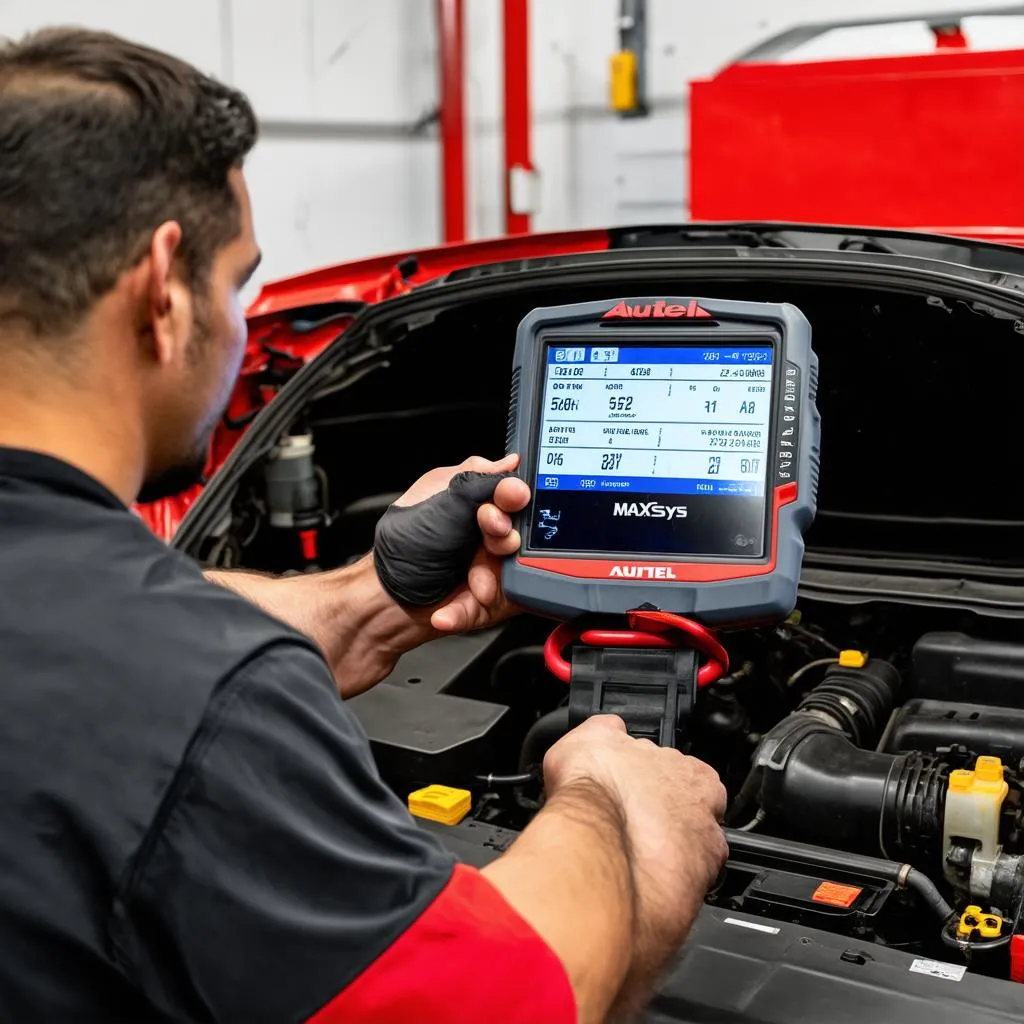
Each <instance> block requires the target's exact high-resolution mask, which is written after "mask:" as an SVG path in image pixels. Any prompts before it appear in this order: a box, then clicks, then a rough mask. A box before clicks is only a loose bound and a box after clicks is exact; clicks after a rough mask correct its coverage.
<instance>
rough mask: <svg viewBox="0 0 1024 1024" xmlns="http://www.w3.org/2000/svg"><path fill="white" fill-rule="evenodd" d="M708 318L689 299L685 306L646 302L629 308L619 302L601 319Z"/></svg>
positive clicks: (707, 313)
mask: <svg viewBox="0 0 1024 1024" xmlns="http://www.w3.org/2000/svg"><path fill="white" fill-rule="evenodd" d="M710 316H711V314H710V313H709V312H708V311H707V310H706V309H701V308H700V306H698V305H697V300H696V299H690V301H689V302H688V303H687V304H686V305H685V306H675V305H666V304H665V303H664V302H655V303H654V304H653V305H652V304H651V303H649V302H648V303H645V304H644V305H643V306H641V305H639V304H637V305H635V306H630V305H628V304H627V303H625V302H619V303H617V304H616V305H614V306H612V308H611V309H609V310H608V312H607V313H605V314H604V316H602V317H601V319H602V320H609V319H612V318H614V317H622V318H629V319H639V320H649V319H651V318H655V319H658V320H664V319H666V318H668V319H670V320H678V319H680V318H682V317H691V318H693V319H696V320H699V319H701V318H702V317H708V318H710Z"/></svg>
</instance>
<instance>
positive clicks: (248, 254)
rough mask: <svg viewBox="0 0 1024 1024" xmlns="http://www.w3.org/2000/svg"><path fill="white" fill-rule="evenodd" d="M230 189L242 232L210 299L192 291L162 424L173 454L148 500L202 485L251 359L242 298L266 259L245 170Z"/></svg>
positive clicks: (220, 258)
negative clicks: (213, 443) (180, 359)
mask: <svg viewBox="0 0 1024 1024" xmlns="http://www.w3.org/2000/svg"><path fill="white" fill-rule="evenodd" d="M231 187H232V190H233V191H234V192H235V196H236V199H237V201H238V207H239V223H240V230H239V233H238V234H237V235H236V236H235V238H234V239H232V240H231V241H230V242H229V243H228V244H227V245H225V246H224V247H222V248H221V249H220V250H218V252H217V253H216V255H215V256H214V259H213V263H212V265H211V268H210V273H209V276H208V278H207V280H206V282H205V285H206V287H205V294H200V293H198V290H196V291H194V292H193V293H192V323H191V331H190V335H189V338H188V342H187V348H186V360H185V362H186V365H185V366H184V367H182V368H181V369H180V371H179V372H180V384H179V385H178V386H176V388H175V399H174V408H173V410H172V412H171V414H170V415H169V416H168V417H166V422H161V423H160V424H159V426H158V429H159V431H160V433H161V435H162V437H161V444H160V449H161V450H163V451H166V452H168V453H169V454H168V456H167V457H166V458H165V459H164V460H163V464H162V465H159V466H156V467H154V468H153V470H152V472H151V473H150V474H149V475H148V476H147V478H146V480H145V482H144V484H143V487H142V490H141V491H140V492H139V497H138V500H139V501H140V502H143V503H145V502H150V501H157V500H159V499H160V498H167V497H171V496H173V495H175V494H179V493H180V492H182V491H184V490H187V489H188V488H190V487H192V486H193V485H194V484H196V483H199V482H200V480H201V479H202V476H203V471H204V469H205V467H206V461H207V455H208V451H209V446H210V439H211V437H212V436H213V432H214V430H215V429H216V426H217V424H218V422H219V421H220V419H221V417H222V416H223V414H224V411H225V409H226V408H227V405H228V401H229V400H230V398H231V392H232V389H233V388H234V385H235V381H236V380H237V379H238V371H239V369H240V368H241V364H242V357H243V355H244V354H245V341H246V326H245V313H244V310H243V309H242V303H241V297H240V296H241V291H242V288H243V287H244V286H245V284H246V282H247V281H248V280H249V277H250V276H251V275H252V272H253V271H254V270H255V269H256V265H257V263H258V262H259V255H260V254H259V248H258V246H257V245H256V238H255V233H254V229H253V222H252V209H251V206H250V202H249V192H248V189H247V187H246V184H245V179H244V177H243V175H242V172H241V171H240V170H236V171H233V172H232V174H231ZM179 398H180V401H179Z"/></svg>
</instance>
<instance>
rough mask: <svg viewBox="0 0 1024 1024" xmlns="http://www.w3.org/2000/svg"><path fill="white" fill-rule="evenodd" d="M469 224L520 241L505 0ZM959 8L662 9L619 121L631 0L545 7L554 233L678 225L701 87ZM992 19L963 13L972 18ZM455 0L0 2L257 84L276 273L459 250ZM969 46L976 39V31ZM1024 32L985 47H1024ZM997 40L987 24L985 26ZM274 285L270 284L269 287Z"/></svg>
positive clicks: (831, 51) (267, 224) (491, 11)
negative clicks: (446, 173) (693, 86)
mask: <svg viewBox="0 0 1024 1024" xmlns="http://www.w3.org/2000/svg"><path fill="white" fill-rule="evenodd" d="M464 3H465V9H466V42H467V50H468V53H467V82H466V85H467V116H468V118H469V131H470V140H469V147H468V164H469V218H468V220H469V230H470V234H471V236H473V237H488V236H493V235H497V234H500V233H501V232H502V230H503V226H504V214H503V199H502V187H501V163H502V160H501V109H502V103H501V88H502V75H501V20H502V19H501V0H464ZM944 5H945V6H947V7H949V6H950V4H949V2H948V0H946V3H945V4H944V0H828V3H822V2H821V0H715V2H714V3H711V4H707V3H698V2H696V0H648V41H649V52H648V57H649V61H648V66H649V91H650V96H651V98H652V101H653V110H652V113H651V115H650V116H649V117H647V118H643V119H639V120H621V119H619V118H617V117H615V116H614V115H612V114H611V113H610V112H609V111H608V107H607V75H608V71H607V67H608V56H609V54H610V53H612V52H613V51H614V50H615V49H616V47H617V31H616V13H617V10H618V0H532V3H531V57H532V69H531V73H532V106H533V148H534V159H535V162H536V164H537V166H538V168H539V170H540V172H541V181H542V197H541V202H542V207H541V211H540V213H539V215H538V216H536V217H535V218H534V227H535V229H536V230H559V229H564V228H573V227H590V226H600V225H607V224H621V223H630V222H632V223H638V222H657V221H676V220H681V219H685V217H686V216H687V213H688V207H687V201H686V159H687V153H686V146H687V119H686V83H687V82H688V81H689V80H690V79H692V78H694V77H698V76H702V75H708V74H711V73H713V72H714V71H715V70H716V69H717V68H719V67H721V66H723V65H724V64H726V63H728V61H729V60H730V59H731V58H732V57H734V56H735V55H737V54H739V53H741V52H743V51H744V50H746V49H748V48H750V47H751V46H753V45H754V44H755V43H757V42H759V41H760V40H762V39H764V38H765V37H766V36H769V35H772V34H774V33H776V32H778V31H780V30H782V29H785V28H788V27H790V26H792V25H794V24H797V23H799V22H803V21H814V20H816V19H821V18H823V17H826V16H827V17H829V18H844V17H846V18H857V17H860V18H863V17H869V16H872V15H879V16H886V15H895V14H904V13H914V12H928V13H932V12H934V10H935V9H936V8H938V9H941V8H942V7H943V6H944ZM988 6H990V2H989V0H958V2H956V3H955V7H956V8H957V9H961V10H966V9H972V8H973V9H977V8H985V7H988ZM434 18H435V0H175V3H173V4H170V5H165V4H156V3H153V2H152V0H0V34H2V35H7V36H17V35H20V34H21V33H23V32H25V31H27V30H29V29H32V28H37V27H40V26H42V25H46V24H58V23H77V24H86V25H91V26H95V27H99V28H106V29H110V30H112V31H116V32H120V33H122V34H124V35H128V36H131V37H133V38H135V39H139V40H141V41H143V42H146V43H150V44H152V45H155V46H159V47H161V48H163V49H166V50H170V51H171V52H173V53H176V54H178V55H180V56H182V57H185V58H186V59H188V60H191V61H193V62H194V63H196V64H198V65H199V66H200V67H202V68H204V69H205V70H208V71H210V72H212V73H214V74H216V75H218V76H219V77H221V78H223V79H225V80H226V81H229V82H231V83H233V84H235V85H238V86H239V87H240V88H242V89H243V90H245V91H246V92H247V93H248V94H249V96H250V97H251V98H252V100H253V102H254V104H255V106H256V109H257V113H258V114H259V116H260V119H261V122H262V126H263V133H262V138H261V140H260V142H259V144H258V146H257V148H256V151H255V152H254V154H253V156H252V158H251V160H250V164H249V178H250V185H251V188H252V192H253V199H254V206H255V211H256V221H257V231H258V233H259V236H260V241H261V244H262V246H263V248H264V251H265V259H264V264H263V267H262V268H261V270H260V275H259V277H260V280H269V279H272V278H275V277H280V276H283V275H285V274H289V273H293V272H297V271H300V270H304V269H309V268H311V267H314V266H319V265H323V264H327V263H333V262H337V261H339V260H344V259H351V258H356V257H359V256H364V255H370V254H374V253H379V252H385V251H400V250H402V249H407V248H410V249H411V248H415V247H421V246H428V245H433V244H436V243H437V242H439V241H440V233H441V217H440V153H439V145H438V142H437V140H436V130H435V129H434V128H427V129H426V130H424V131H421V132H420V133H419V134H416V135H413V134H410V131H411V126H413V125H415V124H416V123H417V122H418V121H420V120H421V119H423V118H424V116H425V115H427V114H429V112H431V111H432V110H434V109H436V104H437V66H436V48H437V34H436V26H435V20H434ZM968 31H969V34H970V32H971V27H970V26H969V27H968ZM1022 32H1024V19H1019V20H1017V21H1015V22H1011V23H1007V24H1003V25H991V26H990V27H989V28H988V30H987V35H986V37H985V38H983V39H980V40H979V41H980V42H983V43H992V44H994V45H1010V44H1013V43H1020V42H1022ZM975 35H976V36H977V31H975ZM851 45H854V46H859V47H861V48H862V49H863V50H865V51H869V52H870V51H874V52H892V51H905V50H908V49H915V48H925V49H927V48H930V46H931V39H930V36H929V35H928V33H927V32H925V31H924V30H923V29H921V28H920V27H916V28H915V27H913V26H911V27H909V28H906V29H901V30H899V31H898V32H897V31H895V30H893V29H891V28H887V29H880V30H876V31H873V32H870V33H868V34H867V35H866V36H862V37H859V38H851V37H850V36H845V37H842V38H837V37H825V38H823V39H820V40H818V41H816V42H815V43H814V44H811V45H810V46H809V47H808V48H807V49H806V51H805V55H806V56H808V57H817V56H826V57H827V56H836V55H842V54H844V53H847V52H849V48H850V46H851ZM257 284H258V282H255V283H254V286H253V293H254V292H255V287H256V285H257Z"/></svg>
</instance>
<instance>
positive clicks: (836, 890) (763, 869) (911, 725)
mask: <svg viewBox="0 0 1024 1024" xmlns="http://www.w3.org/2000/svg"><path fill="white" fill-rule="evenodd" d="M548 628H549V626H548V624H547V623H543V622H541V621H540V620H533V619H531V618H529V617H526V618H524V619H523V620H518V621H515V622H512V623H510V624H508V625H506V626H504V627H501V628H498V629H494V630H490V631H487V632H484V633H479V634H473V635H471V636H466V637H453V638H446V639H443V640H440V641H437V642H435V643H433V644H430V645H427V646H426V647H424V648H422V649H420V650H417V651H414V652H412V653H410V654H408V655H406V656H405V657H404V658H403V659H402V660H401V662H400V663H399V665H398V667H397V668H396V670H395V672H394V673H393V674H392V676H391V677H389V679H388V680H386V681H385V682H384V683H383V684H381V685H380V686H378V687H376V688H375V689H374V690H372V691H370V692H369V693H367V694H364V695H362V696H360V697H357V698H355V699H354V700H353V702H352V707H353V710H354V711H355V712H356V714H357V715H358V716H359V718H360V719H361V720H362V722H363V725H364V726H365V728H366V730H367V732H368V734H369V736H370V739H371V742H372V744H373V747H374V751H375V755H376V757H377V761H378V764H379V765H380V768H381V771H382V772H383V773H384V775H385V777H386V778H387V779H388V781H389V783H390V784H391V785H392V786H393V787H394V788H395V789H396V791H398V792H399V793H400V794H403V795H408V794H409V793H412V792H415V791H417V790H419V789H420V788H422V787H423V786H427V785H435V784H442V785H445V786H450V787H454V788H458V789H463V790H467V791H468V792H469V793H470V794H471V799H470V802H469V810H468V813H467V814H466V816H465V818H463V819H462V823H461V824H460V825H458V826H457V828H454V829H453V828H452V827H451V826H450V825H446V826H442V831H443V832H444V833H452V832H454V833H456V835H455V836H453V839H455V845H456V846H458V844H459V843H460V842H467V843H469V844H471V845H472V846H474V847H479V846H481V845H482V846H483V847H488V848H493V849H501V848H504V846H507V845H508V844H509V843H510V842H511V841H513V840H514V837H515V834H516V833H517V831H518V830H520V829H521V828H522V827H524V826H525V825H526V824H527V823H528V822H529V820H530V818H531V817H532V815H533V814H535V813H536V811H537V810H538V809H539V808H540V807H541V806H542V805H543V799H544V793H543V785H542V781H541V775H540V770H539V769H540V765H541V762H542V760H543V756H544V753H545V752H546V750H547V749H548V747H550V745H551V744H552V743H553V742H555V740H557V738H558V737H559V736H561V735H562V734H563V733H564V732H565V731H566V730H567V729H568V727H569V706H568V687H566V686H565V684H563V683H560V682H558V681H557V680H554V679H553V678H552V677H551V675H550V674H549V673H548V672H547V671H546V669H545V666H544V662H543V656H542V647H541V646H540V642H539V641H540V639H541V638H542V637H543V635H544V631H545V630H547V629H548ZM835 630H836V632H837V633H838V634H840V635H839V637H838V639H839V640H841V641H845V635H848V634H849V633H851V632H859V633H860V634H861V635H862V636H867V635H870V634H872V633H874V634H876V635H877V637H878V639H880V640H881V639H882V634H883V633H884V632H885V631H884V630H882V629H881V628H880V626H879V625H878V624H877V623H876V622H875V621H874V620H873V619H872V618H871V617H866V616H863V615H861V616H855V617H853V619H848V620H847V621H846V622H845V623H843V625H842V626H840V625H839V624H838V623H837V624H836V627H835ZM725 642H726V646H727V647H728V648H729V649H730V655H731V660H732V663H733V665H734V666H738V667H736V668H735V669H734V670H733V671H732V673H731V674H730V675H728V676H726V677H724V678H722V679H720V680H718V681H717V682H716V683H714V684H712V685H711V686H710V687H708V688H707V689H706V690H704V691H702V692H701V695H700V698H699V700H698V702H697V704H696V707H695V709H694V716H693V719H692V721H691V722H690V723H689V725H688V728H687V742H686V745H687V747H688V749H689V752H691V753H693V754H694V755H696V756H699V757H701V758H703V759H704V760H706V761H708V762H709V763H710V764H712V765H713V766H714V767H715V768H716V769H717V770H718V772H719V774H720V775H721V776H722V778H723V781H725V783H726V785H727V788H728V790H729V793H730V798H731V799H730V806H729V811H728V817H727V821H726V826H727V829H728V838H729V843H730V851H731V852H730V858H729V862H728V865H727V868H726V870H725V871H724V873H723V875H722V876H721V878H720V879H719V883H718V885H717V886H716V887H715V889H714V891H713V892H711V893H710V894H709V896H708V902H709V903H710V904H712V905H716V906H719V907H722V908H725V909H727V910H734V911H743V912H745V913H746V914H752V915H757V916H759V917H763V918H764V919H765V920H766V921H773V920H774V921H787V922H792V923H795V924H802V925H805V926H807V927H814V928H818V929H823V930H825V931H831V932H836V933H840V934H842V935H845V936H848V937H849V938H850V939H851V940H856V941H858V942H860V943H865V942H870V943H878V944H880V945H885V946H889V947H893V948H897V949H902V950H906V951H911V952H914V953H915V954H919V955H922V956H927V957H933V958H935V959H937V960H940V961H942V962H945V963H950V962H952V963H962V964H963V965H965V966H966V967H967V969H969V970H971V971H977V972H981V973H984V974H989V975H993V976H997V977H1003V978H1009V977H1010V976H1011V975H1013V974H1014V973H1015V972H1016V971H1018V970H1019V957H1020V952H1019V948H1018V946H1017V943H1018V942H1021V941H1024V939H1019V938H1016V933H1017V930H1018V928H1019V927H1020V926H1021V924H1022V922H1021V921H1020V917H1021V911H1022V906H1024V831H1022V828H1024V822H1022V817H1021V814H1022V809H1021V790H1022V784H1024V779H1022V777H1021V774H1020V766H1021V761H1022V758H1024V711H1022V710H1019V709H1018V708H1017V707H1015V705H1016V704H1017V703H1018V702H1019V697H1018V687H1019V686H1020V685H1021V683H1020V682H1019V680H1020V679H1021V675H1020V674H1019V669H1020V666H1021V661H1022V659H1024V645H1018V644H1014V643H1008V642H1000V641H995V640H981V639H975V638H972V637H970V636H968V635H966V634H964V633H960V632H955V631H943V632H926V633H924V634H922V635H919V636H918V637H917V639H916V640H915V641H914V642H912V643H911V644H910V645H909V647H908V648H901V647H900V646H899V645H898V644H896V645H895V646H894V647H893V648H892V650H891V651H888V652H886V651H882V652H880V653H879V655H878V656H876V655H875V654H874V652H873V651H870V652H869V650H868V649H867V647H868V645H866V644H865V645H863V646H847V645H846V643H845V642H843V643H836V642H833V640H832V639H830V634H829V630H828V629H825V628H822V627H821V626H819V625H811V624H808V621H807V620H806V619H805V618H803V617H802V616H801V615H800V614H799V613H798V614H795V615H794V616H792V617H791V618H790V619H789V620H788V621H787V622H786V623H784V624H783V625H782V626H780V627H779V628H778V629H774V630H755V631H743V632H737V633H735V634H734V635H733V636H732V637H729V636H727V637H725ZM883 642H885V641H884V640H883ZM890 642H891V641H890ZM886 655H888V656H886ZM976 698H983V699H984V703H975V702H973V701H974V700H975V699H976ZM428 814H429V812H428ZM766 927H770V925H766Z"/></svg>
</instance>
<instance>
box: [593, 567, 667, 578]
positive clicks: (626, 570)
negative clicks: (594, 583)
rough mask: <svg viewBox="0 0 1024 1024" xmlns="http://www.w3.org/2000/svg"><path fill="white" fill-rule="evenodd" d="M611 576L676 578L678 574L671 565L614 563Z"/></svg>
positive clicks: (610, 572) (609, 573)
mask: <svg viewBox="0 0 1024 1024" xmlns="http://www.w3.org/2000/svg"><path fill="white" fill-rule="evenodd" d="M608 575H609V576H625V577H628V578H629V579H634V580H674V579H675V578H676V574H675V572H674V571H673V569H672V566H670V565H613V566H612V567H611V569H610V570H609V572H608Z"/></svg>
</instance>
